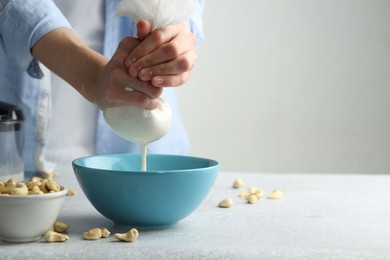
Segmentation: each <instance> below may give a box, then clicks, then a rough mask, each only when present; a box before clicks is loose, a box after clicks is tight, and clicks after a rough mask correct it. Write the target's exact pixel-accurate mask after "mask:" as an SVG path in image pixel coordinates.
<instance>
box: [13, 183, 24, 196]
mask: <svg viewBox="0 0 390 260" xmlns="http://www.w3.org/2000/svg"><path fill="white" fill-rule="evenodd" d="M10 194H11V195H28V189H27V186H26V184H24V183H18V184H16V186H15V187H13V188H12V189H11V192H10Z"/></svg>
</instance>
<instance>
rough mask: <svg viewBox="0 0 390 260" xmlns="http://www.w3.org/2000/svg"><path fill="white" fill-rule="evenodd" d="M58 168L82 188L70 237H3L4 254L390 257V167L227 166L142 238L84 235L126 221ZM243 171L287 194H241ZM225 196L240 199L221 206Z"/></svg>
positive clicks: (67, 213) (71, 204)
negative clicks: (195, 203) (203, 194)
mask: <svg viewBox="0 0 390 260" xmlns="http://www.w3.org/2000/svg"><path fill="white" fill-rule="evenodd" d="M59 172H60V173H61V176H59V177H58V180H59V182H61V183H62V184H64V186H66V187H68V188H74V189H76V191H77V192H78V194H77V195H76V196H74V197H67V198H66V200H65V202H64V205H63V208H62V210H61V213H60V216H59V220H62V221H64V222H67V223H69V224H70V226H71V227H70V230H69V236H70V240H69V241H67V242H65V243H50V244H49V243H46V242H44V240H43V239H42V240H40V241H38V242H34V243H23V244H18V243H16V244H12V243H4V242H0V259H32V258H36V259H41V260H44V259H116V260H118V259H390V174H389V175H369V174H367V175H363V174H359V175H358V174H299V173H296V174H292V173H289V174H275V173H274V174H267V173H238V172H237V173H229V172H221V173H219V176H218V179H217V181H216V183H215V185H214V187H213V189H212V191H211V193H210V194H209V196H208V197H207V199H206V200H205V201H204V202H203V203H202V205H201V206H200V207H199V208H198V209H197V210H196V212H194V213H193V214H192V215H190V216H189V217H187V218H186V219H184V220H182V221H181V222H179V224H178V225H177V226H175V227H173V228H168V229H161V230H140V236H139V238H138V240H137V241H136V242H134V243H123V242H117V241H116V240H115V238H114V237H113V236H110V237H109V238H107V239H101V240H98V241H86V240H83V239H82V233H83V232H84V231H87V230H89V229H90V228H93V227H107V228H108V229H109V230H110V231H111V232H112V233H115V232H125V231H127V228H123V227H117V226H114V225H113V223H112V222H111V221H109V220H107V219H106V218H104V217H103V216H102V215H100V214H99V213H98V212H97V211H96V210H95V209H94V208H93V207H92V206H91V205H90V204H89V202H88V200H87V199H86V198H85V196H84V194H83V193H82V191H81V190H80V188H79V186H78V184H77V181H76V179H75V177H74V174H73V171H72V169H71V167H70V166H69V165H66V166H62V167H60V171H59ZM236 178H242V179H243V180H244V181H245V182H246V188H247V187H248V186H257V187H259V188H261V189H263V190H264V191H265V192H266V193H269V192H271V191H272V190H273V189H274V188H280V189H281V190H282V191H284V193H285V198H284V199H281V200H267V199H264V198H262V199H261V200H260V201H259V202H258V203H257V204H253V205H251V204H247V203H246V202H245V201H244V200H242V199H240V198H238V194H239V193H240V191H241V190H244V189H241V190H236V189H232V188H231V185H232V183H233V181H234V179H236ZM226 197H231V198H233V200H234V202H235V205H234V206H233V207H232V208H230V209H222V208H218V207H217V204H218V202H219V201H220V200H222V199H224V198H226ZM0 218H1V213H0Z"/></svg>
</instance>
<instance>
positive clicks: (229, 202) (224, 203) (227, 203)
mask: <svg viewBox="0 0 390 260" xmlns="http://www.w3.org/2000/svg"><path fill="white" fill-rule="evenodd" d="M233 204H234V203H233V200H232V199H231V198H226V199H224V200H221V201H220V202H219V204H218V207H220V208H231V207H232V206H233Z"/></svg>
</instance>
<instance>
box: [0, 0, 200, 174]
mask: <svg viewBox="0 0 390 260" xmlns="http://www.w3.org/2000/svg"><path fill="white" fill-rule="evenodd" d="M118 2H119V0H106V1H105V36H104V53H103V54H104V55H105V56H106V57H111V56H112V54H113V53H114V51H115V49H116V47H117V45H118V43H119V41H120V40H121V39H122V38H123V37H125V36H129V35H130V36H134V35H136V26H135V24H134V23H133V22H132V21H131V20H129V19H128V18H126V17H117V16H115V11H116V7H117V4H118ZM203 6H204V0H198V7H199V8H198V13H197V14H196V15H195V16H194V17H193V18H192V19H191V20H190V21H188V24H189V26H190V29H191V30H192V32H194V33H195V35H196V36H197V38H198V40H200V39H203V28H202V19H201V15H202V10H203ZM59 27H71V26H70V24H69V22H68V21H67V19H66V18H65V17H64V16H63V14H62V13H61V12H60V11H59V10H58V8H57V7H56V5H55V4H54V3H53V2H52V1H51V0H28V1H25V0H0V101H4V102H7V103H11V104H14V105H17V106H19V107H21V108H22V110H23V113H24V117H25V122H24V129H25V147H24V161H25V171H26V174H27V175H31V174H32V173H34V172H35V171H36V167H35V165H36V162H35V160H36V158H35V147H36V145H37V132H36V126H37V125H36V124H37V106H38V100H39V84H40V79H41V78H42V77H43V74H42V71H41V69H40V67H39V63H38V61H37V60H35V59H34V58H33V57H32V55H31V52H30V49H31V47H32V46H33V45H34V44H35V43H36V42H37V41H38V40H39V39H40V38H41V37H43V36H44V35H45V34H47V33H48V32H50V31H51V30H53V29H55V28H59ZM163 97H164V99H166V100H167V102H169V103H170V105H171V106H172V109H173V118H174V120H173V124H172V128H171V130H170V131H169V132H168V133H167V135H166V136H164V137H163V138H162V139H160V140H158V141H157V142H154V143H152V144H150V145H149V146H148V152H150V153H170V154H184V153H187V152H188V149H189V142H188V138H187V135H186V132H185V129H184V127H183V125H182V122H181V119H180V115H179V112H178V104H177V100H176V94H175V90H174V88H167V89H166V90H165V91H164V96H163ZM70 102H71V101H70ZM96 120H97V127H96V135H95V136H96V143H95V145H96V146H95V147H96V153H97V154H101V153H139V152H140V148H139V146H138V145H136V144H133V143H128V142H127V141H125V140H123V139H122V138H120V137H118V136H117V135H116V134H115V133H113V132H112V130H111V129H110V128H109V126H108V125H107V124H106V122H105V120H104V119H103V116H102V113H101V112H99V113H98V116H97V118H96ZM0 149H1V148H0Z"/></svg>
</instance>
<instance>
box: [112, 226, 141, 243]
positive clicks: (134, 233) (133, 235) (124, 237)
mask: <svg viewBox="0 0 390 260" xmlns="http://www.w3.org/2000/svg"><path fill="white" fill-rule="evenodd" d="M138 235H139V233H138V230H137V229H135V228H132V229H130V230H129V231H128V232H127V233H123V234H120V233H116V234H115V238H116V239H118V240H120V241H125V242H134V241H135V240H136V239H137V238H138Z"/></svg>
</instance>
